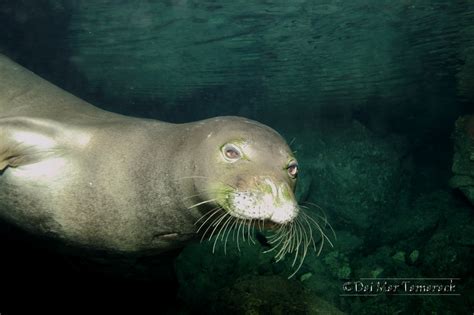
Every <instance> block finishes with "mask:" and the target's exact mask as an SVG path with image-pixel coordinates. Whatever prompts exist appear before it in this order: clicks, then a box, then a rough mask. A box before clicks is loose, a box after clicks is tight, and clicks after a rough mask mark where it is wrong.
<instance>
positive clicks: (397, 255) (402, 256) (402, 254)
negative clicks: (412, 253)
mask: <svg viewBox="0 0 474 315" xmlns="http://www.w3.org/2000/svg"><path fill="white" fill-rule="evenodd" d="M392 258H393V259H394V260H396V261H399V262H401V263H405V252H404V251H399V252H396V253H395V255H393V256H392Z"/></svg>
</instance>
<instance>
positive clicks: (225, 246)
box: [224, 218, 237, 254]
mask: <svg viewBox="0 0 474 315" xmlns="http://www.w3.org/2000/svg"><path fill="white" fill-rule="evenodd" d="M236 224H237V219H236V218H234V220H233V221H232V225H231V226H230V227H229V229H228V231H227V236H226V237H225V241H224V254H226V253H227V240H228V239H229V235H230V232H231V231H232V230H234V228H235V225H236Z"/></svg>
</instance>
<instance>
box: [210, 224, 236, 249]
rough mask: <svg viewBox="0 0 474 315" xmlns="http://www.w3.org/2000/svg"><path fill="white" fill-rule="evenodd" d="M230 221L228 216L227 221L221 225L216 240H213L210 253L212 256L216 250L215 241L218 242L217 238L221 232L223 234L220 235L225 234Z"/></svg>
mask: <svg viewBox="0 0 474 315" xmlns="http://www.w3.org/2000/svg"><path fill="white" fill-rule="evenodd" d="M231 220H232V216H231V215H228V218H227V220H226V221H225V222H224V223H223V224H222V226H221V228H220V230H219V232H218V233H217V235H216V238H215V240H214V245H213V246H212V253H213V254H214V251H215V249H216V244H217V241H218V240H219V236H220V235H221V232H222V231H224V233H223V234H222V235H224V234H225V229H226V227H227V225H228V224H229V222H231Z"/></svg>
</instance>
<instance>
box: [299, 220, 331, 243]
mask: <svg viewBox="0 0 474 315" xmlns="http://www.w3.org/2000/svg"><path fill="white" fill-rule="evenodd" d="M302 213H303V215H304V216H305V217H306V218H307V219H308V220H309V221H311V222H312V223H313V224H314V225H315V226H316V227H317V228H318V230H319V233H320V234H321V238H324V239H326V240H327V241H328V242H329V244H330V245H331V247H334V245H333V243H332V242H331V240H330V239H329V237H327V235H326V233H324V231H323V229H322V228H321V226H320V225H319V224H318V222H317V221H316V220H315V219H313V218H312V217H311V216H310V215H308V214H307V213H305V212H302Z"/></svg>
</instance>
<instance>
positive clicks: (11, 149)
mask: <svg viewBox="0 0 474 315" xmlns="http://www.w3.org/2000/svg"><path fill="white" fill-rule="evenodd" d="M59 137H60V133H59V130H58V126H57V123H56V122H51V121H49V120H44V119H34V118H25V117H6V118H0V171H3V170H5V169H6V168H7V167H17V166H21V165H27V164H31V163H35V162H38V161H40V160H42V159H44V158H45V156H47V155H50V154H54V152H55V151H57V150H58V149H59V147H58V141H57V139H58V138H59Z"/></svg>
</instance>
